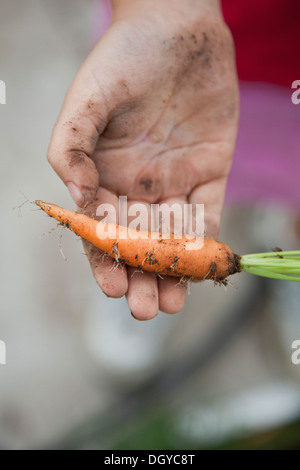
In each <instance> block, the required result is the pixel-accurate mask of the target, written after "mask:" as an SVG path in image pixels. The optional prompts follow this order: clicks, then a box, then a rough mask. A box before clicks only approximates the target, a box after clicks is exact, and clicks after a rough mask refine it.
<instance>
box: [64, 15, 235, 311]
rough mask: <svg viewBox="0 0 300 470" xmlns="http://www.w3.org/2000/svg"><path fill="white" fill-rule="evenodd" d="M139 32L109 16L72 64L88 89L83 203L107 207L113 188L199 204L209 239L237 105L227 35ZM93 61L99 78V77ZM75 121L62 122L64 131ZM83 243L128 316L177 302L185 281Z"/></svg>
mask: <svg viewBox="0 0 300 470" xmlns="http://www.w3.org/2000/svg"><path fill="white" fill-rule="evenodd" d="M224 34H225V35H226V34H227V32H226V33H224ZM149 36H151V31H150V32H148V35H147V37H145V35H144V34H142V33H138V32H136V31H134V32H133V28H132V27H130V28H128V27H127V25H126V24H125V25H124V26H122V25H121V27H120V25H119V24H117V25H114V26H113V27H112V28H110V30H109V31H108V33H107V34H106V35H105V36H104V38H103V39H102V40H101V41H100V43H99V44H98V46H97V47H96V49H95V50H94V52H93V53H92V55H91V56H90V58H89V59H88V61H87V62H86V64H85V65H84V67H83V69H82V72H81V74H82V76H83V77H82V78H81V81H82V80H83V81H86V82H88V89H89V90H90V91H89V98H88V99H85V108H86V109H85V112H84V113H81V117H80V119H81V127H80V131H79V132H78V136H77V137H76V138H77V139H79V138H80V139H81V143H80V145H81V147H82V148H86V147H87V146H90V147H91V151H90V152H86V153H88V155H89V157H90V158H91V160H92V161H93V162H94V164H95V167H96V169H97V172H98V173H97V174H98V177H99V183H98V190H97V192H96V195H95V197H94V199H93V201H92V202H91V203H89V204H88V205H87V206H86V207H85V209H84V210H85V212H86V213H87V214H91V213H95V210H96V207H97V206H98V205H99V204H102V203H112V204H114V205H115V206H116V207H117V206H118V196H119V195H123V196H124V195H126V196H127V197H128V201H129V203H130V202H144V203H146V204H151V203H162V202H167V203H174V202H180V203H184V202H189V203H204V204H205V223H206V226H207V232H206V234H207V236H210V237H214V238H216V237H217V233H218V227H219V222H220V215H221V209H222V205H223V199H224V191H225V185H226V180H227V175H228V172H229V169H230V164H231V158H232V153H233V147H234V140H235V134H236V121H237V108H238V98H237V86H236V78H235V74H234V66H233V65H232V63H231V62H232V58H231V55H230V52H231V51H230V50H229V49H230V48H228V41H226V40H225V39H226V38H224V37H223V38H222V37H221V38H218V39H216V37H215V36H214V32H213V30H210V31H209V33H207V32H206V31H203V30H202V31H200V32H198V33H197V35H194V34H191V33H189V32H188V33H187V32H183V33H182V34H180V35H178V36H172V37H171V38H169V39H168V40H166V39H162V38H159V39H157V38H156V39H154V40H153V41H151V42H150V44H149ZM221 36H222V35H221ZM107 44H109V45H110V47H109V48H108V47H107ZM128 44H130V51H128ZM152 47H154V48H155V57H153V51H152ZM111 51H113V55H112V53H111ZM141 51H142V53H141ZM103 70H105V74H106V75H107V76H109V77H110V80H109V81H107V80H103V78H102V79H100V81H99V77H102V76H103ZM91 77H92V78H91ZM99 97H100V99H99ZM82 115H84V119H82ZM78 121H79V118H78V117H76V116H74V118H72V120H71V121H69V122H71V126H73V130H74V129H75V130H77V129H76V127H77V126H76V124H74V122H75V123H76V122H78ZM82 122H84V123H85V126H83V124H82ZM74 126H76V127H74ZM91 129H92V130H91ZM95 129H96V132H95ZM91 135H92V136H93V138H92V139H91ZM87 140H88V141H89V143H87ZM91 142H93V144H91ZM80 145H78V148H79V150H81V147H80ZM86 186H87V190H89V186H88V185H86ZM85 248H86V252H87V254H88V257H89V259H90V263H91V267H92V270H93V272H94V275H95V278H96V280H97V282H98V284H99V285H100V287H101V288H102V290H103V291H104V292H105V293H106V294H107V295H110V296H112V297H120V296H123V295H124V294H126V296H127V301H128V304H129V307H130V309H131V311H132V313H133V315H134V316H135V317H137V318H139V319H148V318H152V317H153V316H155V315H156V313H157V311H158V309H159V308H160V309H161V310H163V311H166V312H169V313H174V312H177V311H179V310H180V309H181V308H182V306H183V304H184V298H185V289H184V288H182V287H181V286H178V281H176V280H174V279H170V278H166V279H159V278H157V277H156V276H155V275H153V274H150V273H135V274H134V275H133V271H132V269H130V268H129V269H127V270H125V269H124V270H121V269H118V270H116V271H114V270H112V264H113V262H112V261H111V260H110V259H103V257H102V254H101V252H100V251H99V250H96V249H95V247H92V246H91V245H89V244H88V243H85Z"/></svg>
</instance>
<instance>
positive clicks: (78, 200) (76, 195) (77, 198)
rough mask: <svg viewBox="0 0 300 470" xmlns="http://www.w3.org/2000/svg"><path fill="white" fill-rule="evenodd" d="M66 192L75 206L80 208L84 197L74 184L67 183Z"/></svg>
mask: <svg viewBox="0 0 300 470" xmlns="http://www.w3.org/2000/svg"><path fill="white" fill-rule="evenodd" d="M67 186H68V190H69V192H70V194H71V197H72V199H73V201H74V202H75V204H77V206H81V205H82V204H83V203H84V196H83V194H82V193H81V191H80V189H79V188H78V186H76V184H74V183H68V185H67Z"/></svg>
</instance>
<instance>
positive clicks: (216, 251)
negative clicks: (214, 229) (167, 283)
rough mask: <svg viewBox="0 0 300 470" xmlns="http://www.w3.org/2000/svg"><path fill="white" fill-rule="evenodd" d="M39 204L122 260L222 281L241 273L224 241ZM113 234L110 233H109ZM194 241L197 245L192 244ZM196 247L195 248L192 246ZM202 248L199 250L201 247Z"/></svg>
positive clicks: (146, 268) (144, 267)
mask: <svg viewBox="0 0 300 470" xmlns="http://www.w3.org/2000/svg"><path fill="white" fill-rule="evenodd" d="M35 203H36V204H37V205H38V206H39V207H40V208H41V209H43V211H45V212H46V213H47V214H48V215H50V216H51V217H54V219H56V220H57V221H58V222H60V223H61V224H62V225H65V226H66V227H68V228H69V229H70V230H72V231H73V232H74V233H76V234H77V235H79V236H80V237H82V238H84V239H85V240H87V241H89V242H91V243H92V244H93V245H95V246H96V247H98V248H99V249H100V250H102V251H104V252H105V253H106V254H107V255H108V256H110V257H112V258H114V259H115V260H116V261H117V262H119V263H124V264H127V265H129V266H133V267H136V268H137V269H142V270H144V271H148V272H152V273H156V274H158V275H160V276H175V277H181V278H182V277H184V278H191V279H192V280H195V281H197V280H205V279H214V280H216V281H222V280H224V279H226V278H227V277H228V276H229V275H231V274H235V273H237V272H240V270H241V269H240V256H239V255H236V254H235V253H234V252H233V251H232V250H231V248H229V247H228V246H227V245H225V244H224V243H221V242H217V241H215V240H210V239H208V238H205V239H204V240H203V239H202V238H196V240H195V238H194V239H191V238H189V237H188V236H184V235H183V236H181V238H180V239H177V238H175V236H174V235H173V234H171V235H169V238H167V237H166V236H164V235H163V234H159V233H154V232H139V231H136V230H133V229H129V228H128V229H127V228H126V227H121V226H118V225H117V226H116V225H113V224H109V223H105V222H99V221H97V220H95V219H92V218H90V217H88V216H86V215H83V214H79V213H77V212H73V211H70V210H66V209H62V208H61V207H59V206H57V205H55V204H48V203H45V202H42V201H35ZM108 234H109V236H107V235H108ZM191 244H193V245H191ZM191 247H192V249H191ZM197 247H198V249H195V248H197Z"/></svg>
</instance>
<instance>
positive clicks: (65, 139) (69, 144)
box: [48, 72, 107, 206]
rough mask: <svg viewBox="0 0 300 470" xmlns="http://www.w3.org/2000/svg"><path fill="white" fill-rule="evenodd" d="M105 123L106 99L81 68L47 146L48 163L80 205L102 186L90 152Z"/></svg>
mask: <svg viewBox="0 0 300 470" xmlns="http://www.w3.org/2000/svg"><path fill="white" fill-rule="evenodd" d="M95 96H97V102H95V98H94V97H95ZM106 123H107V118H106V112H105V100H104V99H103V100H101V93H99V89H96V84H95V83H93V80H92V79H87V77H86V75H85V74H82V73H81V72H79V73H78V75H77V77H76V78H75V80H74V82H73V84H72V86H71V88H70V90H69V91H68V93H67V95H66V98H65V100H64V104H63V106H62V109H61V112H60V115H59V117H58V120H57V122H56V124H55V127H54V130H53V133H52V137H51V140H50V144H49V149H48V161H49V163H50V164H51V166H52V167H53V169H54V170H55V171H56V173H57V174H58V176H59V177H60V178H61V179H62V180H63V182H64V183H65V185H66V186H67V187H68V189H69V192H70V194H71V196H72V198H73V200H74V202H75V203H76V204H77V205H78V206H83V205H85V204H86V203H88V202H90V201H92V200H93V199H94V197H95V195H96V191H97V189H98V187H99V174H98V171H97V169H96V166H95V164H94V162H93V160H92V159H91V156H92V155H93V152H94V150H95V147H96V145H97V142H98V139H99V135H101V133H102V131H103V129H104V128H105V126H106Z"/></svg>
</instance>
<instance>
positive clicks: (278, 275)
mask: <svg viewBox="0 0 300 470" xmlns="http://www.w3.org/2000/svg"><path fill="white" fill-rule="evenodd" d="M240 265H241V268H242V270H243V271H245V272H247V273H250V274H256V275H257V276H263V277H269V278H272V279H281V280H284V281H297V282H300V251H279V252H270V253H258V254H253V255H243V256H242V258H241V260H240Z"/></svg>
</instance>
